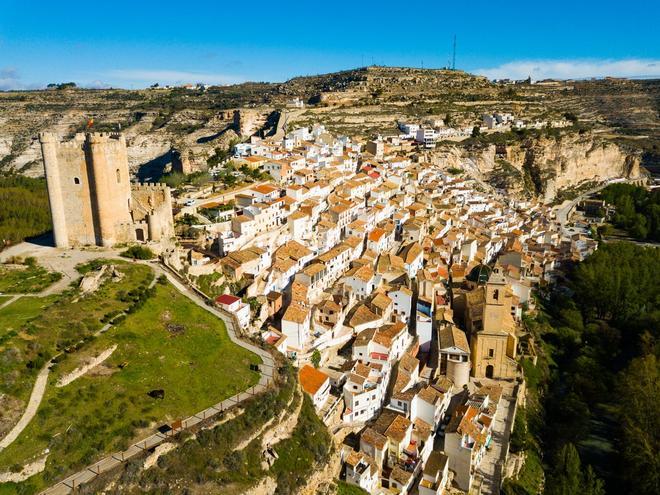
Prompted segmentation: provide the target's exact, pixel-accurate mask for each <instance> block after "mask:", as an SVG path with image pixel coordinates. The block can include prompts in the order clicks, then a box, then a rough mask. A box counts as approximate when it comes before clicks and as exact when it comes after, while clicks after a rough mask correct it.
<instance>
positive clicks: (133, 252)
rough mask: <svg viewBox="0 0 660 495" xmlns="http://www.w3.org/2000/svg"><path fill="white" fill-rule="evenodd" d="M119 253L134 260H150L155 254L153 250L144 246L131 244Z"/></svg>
mask: <svg viewBox="0 0 660 495" xmlns="http://www.w3.org/2000/svg"><path fill="white" fill-rule="evenodd" d="M120 254H121V256H123V257H124V258H132V259H134V260H150V259H153V258H154V257H155V256H156V255H155V254H154V253H153V251H152V250H151V249H149V248H148V247H146V246H131V247H129V248H128V249H126V251H123V252H122V253H120Z"/></svg>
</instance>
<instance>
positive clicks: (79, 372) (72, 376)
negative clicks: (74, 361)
mask: <svg viewBox="0 0 660 495" xmlns="http://www.w3.org/2000/svg"><path fill="white" fill-rule="evenodd" d="M116 349H117V344H115V345H113V346H112V347H110V348H108V349H106V350H105V351H103V352H102V353H101V354H99V355H98V356H97V357H95V358H94V359H92V360H91V361H90V362H89V363H88V364H86V365H84V366H81V367H80V368H76V369H75V370H73V371H72V372H71V373H69V374H67V375H64V376H63V377H62V378H60V379H59V380H58V381H57V383H56V384H55V386H56V387H64V386H65V385H68V384H69V383H71V382H72V381H74V380H76V379H77V378H80V377H81V376H83V375H84V374H85V373H87V372H88V371H90V370H91V369H92V368H96V367H97V366H98V365H99V364H101V363H102V362H103V361H105V360H106V359H108V358H109V357H110V356H111V355H112V353H113V352H115V350H116Z"/></svg>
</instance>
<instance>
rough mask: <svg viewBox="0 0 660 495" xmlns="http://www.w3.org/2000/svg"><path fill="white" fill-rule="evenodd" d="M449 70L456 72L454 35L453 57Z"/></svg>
mask: <svg viewBox="0 0 660 495" xmlns="http://www.w3.org/2000/svg"><path fill="white" fill-rule="evenodd" d="M451 70H456V35H454V57H453V58H452V63H451Z"/></svg>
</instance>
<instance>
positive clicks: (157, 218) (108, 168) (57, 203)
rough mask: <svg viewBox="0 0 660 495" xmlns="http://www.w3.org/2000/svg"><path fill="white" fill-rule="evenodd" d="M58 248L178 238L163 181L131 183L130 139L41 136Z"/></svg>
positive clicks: (100, 135) (105, 135)
mask: <svg viewBox="0 0 660 495" xmlns="http://www.w3.org/2000/svg"><path fill="white" fill-rule="evenodd" d="M39 137H40V141H41V152H42V154H43V159H44V169H45V172H46V182H47V184H48V200H49V202H50V210H51V216H52V219H53V234H54V238H55V245H56V246H57V247H62V248H66V247H72V246H84V245H97V246H104V247H110V246H113V245H115V244H119V243H126V242H136V241H137V242H147V241H160V240H162V239H167V238H171V237H173V236H174V224H173V220H172V201H171V196H170V189H169V187H167V186H165V185H164V184H131V182H130V176H129V171H128V159H127V155H126V140H125V138H124V136H123V135H121V134H116V133H88V134H76V137H75V138H74V139H73V140H71V141H68V142H60V141H59V139H58V138H57V136H56V135H55V134H51V133H43V134H41V135H40V136H39Z"/></svg>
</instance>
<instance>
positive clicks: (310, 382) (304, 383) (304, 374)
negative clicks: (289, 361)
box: [298, 364, 330, 395]
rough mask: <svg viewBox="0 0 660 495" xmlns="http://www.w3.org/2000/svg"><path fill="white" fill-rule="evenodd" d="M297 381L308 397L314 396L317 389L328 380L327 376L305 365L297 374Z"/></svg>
mask: <svg viewBox="0 0 660 495" xmlns="http://www.w3.org/2000/svg"><path fill="white" fill-rule="evenodd" d="M298 379H299V380H300V386H301V387H302V389H303V390H304V391H305V392H307V393H308V394H310V395H314V394H316V392H318V391H319V389H320V388H321V387H322V386H323V385H324V384H325V382H326V381H327V380H329V379H330V377H328V375H326V374H325V373H323V372H322V371H319V370H317V369H316V368H314V367H313V366H310V365H309V364H306V365H305V366H303V367H302V368H300V371H299V372H298Z"/></svg>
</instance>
